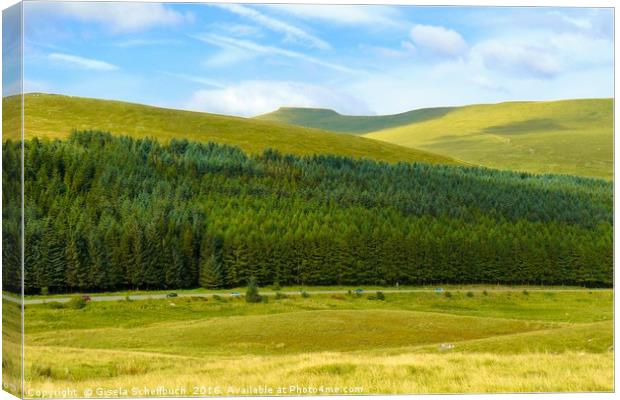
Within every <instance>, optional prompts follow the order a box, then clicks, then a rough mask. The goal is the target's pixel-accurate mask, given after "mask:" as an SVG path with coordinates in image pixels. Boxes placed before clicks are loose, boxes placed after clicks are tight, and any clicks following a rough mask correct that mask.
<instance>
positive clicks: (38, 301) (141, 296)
mask: <svg viewBox="0 0 620 400" xmlns="http://www.w3.org/2000/svg"><path fill="white" fill-rule="evenodd" d="M484 290H486V291H488V292H521V291H523V290H524V288H501V289H491V288H486V289H475V288H472V289H450V291H453V292H464V291H468V292H482V291H484ZM527 290H528V291H529V292H535V291H542V292H579V291H582V290H586V289H557V288H553V289H551V288H550V289H544V288H532V289H527ZM593 290H596V289H593ZM377 291H378V290H376V289H373V290H365V291H364V292H363V293H364V294H373V293H376V292H377ZM380 291H381V292H383V293H417V292H434V291H435V289H382V290H380ZM280 293H282V294H285V295H288V296H295V295H300V294H301V292H300V291H280ZM306 293H308V294H310V295H319V294H347V293H348V290H307V291H306ZM260 294H261V295H266V296H275V295H276V292H274V291H267V292H260ZM215 295H218V296H221V297H236V296H239V295H238V294H233V293H179V294H178V296H177V297H176V298H181V297H207V298H208V297H213V296H215ZM2 298H3V299H4V300H7V301H11V302H14V303H20V299H19V297H15V296H11V295H8V294H6V293H3V294H2ZM127 298H129V299H130V300H149V299H166V298H168V297H167V295H166V294H135V295H130V296H105V295H103V296H90V300H91V301H118V300H126V299H127ZM170 299H171V300H172V299H174V298H170ZM69 300H71V297H50V298H45V299H25V300H24V304H44V303H52V302H58V303H66V302H68V301H69Z"/></svg>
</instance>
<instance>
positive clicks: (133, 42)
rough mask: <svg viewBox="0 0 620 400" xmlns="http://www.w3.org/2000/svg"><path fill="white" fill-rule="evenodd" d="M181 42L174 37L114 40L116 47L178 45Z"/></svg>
mask: <svg viewBox="0 0 620 400" xmlns="http://www.w3.org/2000/svg"><path fill="white" fill-rule="evenodd" d="M181 43H182V42H181V41H180V40H174V39H127V40H121V41H119V42H116V43H115V45H116V46H117V47H139V46H169V45H178V44H181Z"/></svg>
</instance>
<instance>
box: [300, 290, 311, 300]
mask: <svg viewBox="0 0 620 400" xmlns="http://www.w3.org/2000/svg"><path fill="white" fill-rule="evenodd" d="M301 297H303V298H308V297H310V293H308V292H306V291H305V290H302V291H301Z"/></svg>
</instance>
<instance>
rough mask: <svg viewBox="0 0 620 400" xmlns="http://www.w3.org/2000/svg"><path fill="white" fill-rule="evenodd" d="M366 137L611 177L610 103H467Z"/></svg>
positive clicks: (511, 164)
mask: <svg viewBox="0 0 620 400" xmlns="http://www.w3.org/2000/svg"><path fill="white" fill-rule="evenodd" d="M366 137H368V138H373V139H379V140H384V141H386V142H389V143H394V144H399V145H403V146H409V147H415V148H419V149H423V150H427V151H431V152H436V153H438V154H443V155H445V156H449V157H455V158H457V159H460V160H465V161H467V162H471V163H474V164H478V165H483V166H487V167H492V168H500V169H511V170H522V171H529V172H534V173H548V172H551V173H562V174H573V175H581V176H593V177H602V178H606V179H611V178H612V176H613V100H612V99H585V100H564V101H550V102H509V103H501V104H483V105H472V106H466V107H460V108H455V109H453V110H452V111H450V112H447V113H445V114H444V115H441V116H438V117H437V118H433V119H429V120H426V121H421V122H416V123H412V124H409V125H404V126H399V127H395V128H390V129H385V130H381V131H378V132H373V133H370V134H368V135H366Z"/></svg>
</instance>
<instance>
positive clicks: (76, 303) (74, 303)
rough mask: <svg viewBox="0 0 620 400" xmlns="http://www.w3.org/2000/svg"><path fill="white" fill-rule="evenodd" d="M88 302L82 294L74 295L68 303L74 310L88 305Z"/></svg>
mask: <svg viewBox="0 0 620 400" xmlns="http://www.w3.org/2000/svg"><path fill="white" fill-rule="evenodd" d="M86 304H87V303H86V300H84V299H83V298H81V297H80V296H75V297H72V298H71V300H69V302H68V303H67V307H69V308H71V309H73V310H81V309H82V308H84V307H86Z"/></svg>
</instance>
